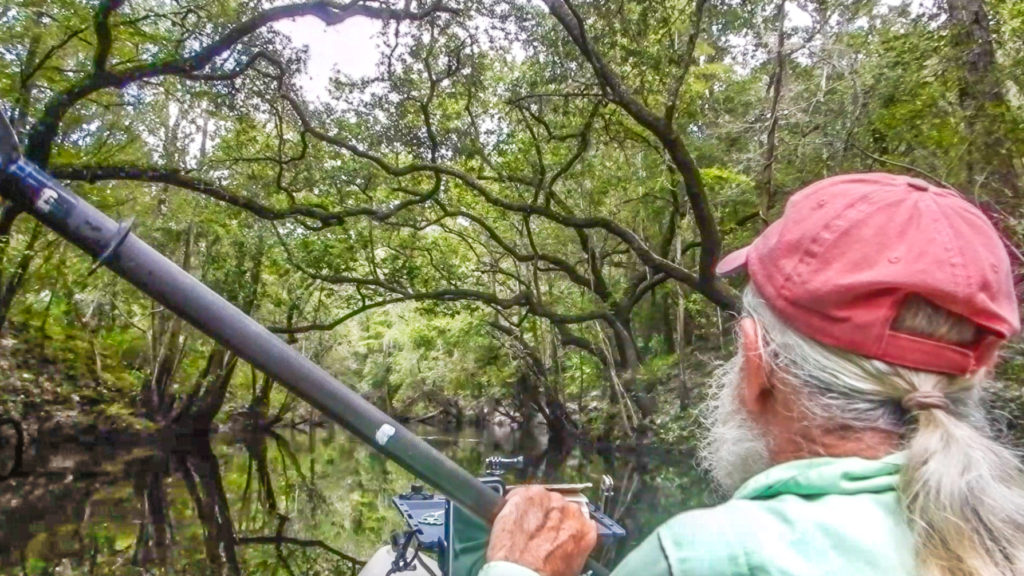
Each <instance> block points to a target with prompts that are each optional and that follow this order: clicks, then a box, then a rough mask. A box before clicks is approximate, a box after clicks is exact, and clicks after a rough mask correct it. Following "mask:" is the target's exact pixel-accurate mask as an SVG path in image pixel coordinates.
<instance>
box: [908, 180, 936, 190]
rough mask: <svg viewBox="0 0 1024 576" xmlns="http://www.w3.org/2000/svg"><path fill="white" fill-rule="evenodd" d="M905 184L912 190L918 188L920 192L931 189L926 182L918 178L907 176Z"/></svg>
mask: <svg viewBox="0 0 1024 576" xmlns="http://www.w3.org/2000/svg"><path fill="white" fill-rule="evenodd" d="M907 186H910V187H911V188H913V189H914V190H920V191H921V192H927V191H928V190H930V189H931V186H929V185H928V183H927V182H925V181H924V180H920V179H918V178H907Z"/></svg>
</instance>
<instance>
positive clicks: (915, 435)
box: [743, 286, 1024, 576]
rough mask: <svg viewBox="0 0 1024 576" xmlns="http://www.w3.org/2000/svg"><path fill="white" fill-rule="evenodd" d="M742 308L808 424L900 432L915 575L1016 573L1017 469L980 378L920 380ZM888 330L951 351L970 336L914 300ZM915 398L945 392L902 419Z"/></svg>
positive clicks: (1020, 486) (1020, 475) (1021, 515)
mask: <svg viewBox="0 0 1024 576" xmlns="http://www.w3.org/2000/svg"><path fill="white" fill-rule="evenodd" d="M743 304H744V308H745V312H746V315H747V316H749V317H751V318H752V319H753V320H754V321H755V322H756V323H757V325H758V329H759V330H760V336H761V343H762V347H763V350H762V351H763V353H764V356H765V359H766V363H767V366H768V367H769V369H771V370H774V371H777V373H778V374H779V375H780V376H781V377H783V378H784V379H785V380H786V382H787V384H789V385H791V386H793V387H795V388H796V389H797V391H798V393H799V396H800V397H801V398H803V399H804V402H803V404H804V406H803V408H804V410H806V416H807V417H808V418H810V419H811V420H810V421H815V420H818V421H820V422H822V423H823V425H824V424H825V423H827V425H828V426H831V427H834V426H837V425H838V426H843V427H848V428H852V429H857V428H872V429H887V430H891V431H894V432H899V433H900V434H901V437H902V438H903V442H904V450H905V451H906V457H907V460H906V465H905V467H904V469H903V472H902V477H901V494H902V497H903V503H904V509H905V510H906V513H907V517H908V520H909V522H910V526H911V529H912V530H913V532H914V535H915V540H916V548H917V549H916V557H917V563H918V567H919V574H920V575H921V576H1012V575H1022V574H1024V467H1022V466H1021V463H1020V461H1019V460H1018V455H1017V454H1015V453H1014V452H1013V451H1012V450H1010V449H1009V448H1007V447H1005V446H1003V445H1001V444H1000V443H998V442H997V441H995V440H993V439H992V438H991V436H990V433H989V430H988V427H987V424H986V419H985V415H984V408H983V405H982V392H983V388H984V387H985V384H986V382H985V378H986V376H987V375H986V374H984V373H979V374H974V375H971V376H969V377H958V376H952V375H947V374H936V373H932V372H924V371H921V370H914V369H910V368H904V367H902V366H895V365H892V364H888V363H885V362H882V361H879V360H873V359H870V358H865V357H863V356H859V355H856V354H851V353H847V352H843V351H841V350H836V349H834V348H830V347H828V346H824V345H822V344H819V343H817V342H815V341H814V340H812V339H810V338H807V337H805V336H803V335H801V334H799V333H797V332H795V331H794V330H793V329H791V328H789V327H788V326H787V325H786V324H785V323H784V322H783V321H782V320H780V319H779V318H778V317H777V316H775V314H774V313H773V312H772V311H771V310H770V309H769V307H768V305H767V304H766V303H765V302H764V301H763V300H762V299H761V298H760V296H759V295H758V294H757V292H756V290H754V289H753V287H752V286H751V287H748V288H747V290H746V292H745V293H744V298H743ZM894 327H895V328H896V329H898V330H900V331H902V332H907V333H911V334H917V335H923V336H927V337H930V338H934V339H937V340H942V341H945V342H949V343H954V344H957V343H966V342H970V341H972V340H973V339H974V338H975V337H976V330H977V328H976V327H975V326H974V324H972V323H971V322H969V321H967V320H966V319H964V318H961V317H958V316H955V315H953V314H950V313H948V312H946V311H944V310H942V309H941V308H938V307H936V306H933V305H931V304H930V303H928V302H927V301H925V300H923V299H914V298H912V299H909V300H908V301H907V302H906V303H905V305H904V309H903V310H902V311H901V313H900V315H899V317H898V319H897V320H896V323H895V325H894ZM919 391H923V392H939V393H941V394H943V395H944V397H945V398H946V400H948V402H949V409H948V410H942V409H925V410H922V411H919V412H914V413H908V412H907V411H906V410H905V409H904V408H903V407H902V406H901V401H902V400H903V399H904V398H905V397H906V396H907V395H908V394H911V393H914V392H919Z"/></svg>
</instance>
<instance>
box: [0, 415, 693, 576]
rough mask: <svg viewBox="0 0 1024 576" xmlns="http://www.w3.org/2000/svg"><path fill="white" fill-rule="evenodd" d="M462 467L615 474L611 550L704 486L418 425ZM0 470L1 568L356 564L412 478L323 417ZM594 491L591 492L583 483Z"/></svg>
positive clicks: (506, 439) (594, 458) (587, 450)
mask: <svg viewBox="0 0 1024 576" xmlns="http://www.w3.org/2000/svg"><path fill="white" fill-rule="evenodd" d="M420 432H421V433H422V435H423V436H425V437H427V438H428V441H430V442H431V443H433V444H434V445H435V446H437V447H438V449H440V450H442V451H443V452H445V453H446V454H448V455H449V456H451V457H452V458H454V459H455V460H456V461H458V462H459V463H460V464H462V465H463V466H464V467H466V468H467V469H468V470H470V471H472V472H474V473H478V472H481V471H482V469H483V462H484V459H485V458H486V457H487V456H490V455H494V454H501V455H511V454H523V455H524V456H525V458H524V460H525V464H526V465H525V467H524V468H523V469H522V470H518V471H516V472H515V473H514V476H515V477H514V478H510V481H512V482H526V481H531V480H536V479H542V480H544V481H550V482H554V481H558V482H581V481H584V482H588V481H595V480H596V479H598V478H600V476H601V475H602V474H606V473H607V474H611V475H612V476H613V477H615V479H616V486H617V490H616V495H615V497H614V498H613V499H612V503H611V506H610V508H611V511H612V513H613V514H614V515H615V516H616V517H617V518H619V519H620V521H621V523H622V524H623V525H624V526H625V527H626V529H627V530H628V531H629V532H630V534H631V537H630V538H629V539H627V540H626V541H624V542H622V543H621V544H620V545H619V547H618V548H617V549H612V550H608V551H606V554H607V556H608V558H606V559H605V560H606V561H607V562H610V563H614V561H615V560H616V559H618V558H620V557H621V556H622V555H623V554H624V553H625V552H626V551H627V550H629V549H630V548H632V547H633V546H635V545H636V544H637V543H639V541H640V539H641V538H642V537H643V536H644V535H645V534H646V533H648V532H650V531H651V530H652V529H653V528H654V527H655V526H656V525H657V524H659V523H660V522H662V521H664V520H665V519H667V518H668V517H669V516H671V514H672V513H674V512H677V511H681V510H683V509H685V508H689V507H693V506H696V505H702V504H704V503H706V502H707V501H708V496H709V495H708V490H707V486H706V484H705V482H704V481H703V479H702V478H701V477H700V476H699V475H698V474H696V472H695V471H694V469H693V466H692V463H691V462H690V461H689V460H688V459H686V458H682V457H673V456H670V455H669V454H665V453H658V454H652V453H647V454H644V455H635V454H633V455H630V454H623V453H615V452H614V451H610V450H596V449H593V448H592V447H574V446H564V447H557V446H546V445H545V443H544V442H543V441H542V440H540V439H537V438H535V437H531V435H529V434H523V433H519V432H517V433H512V431H502V430H489V431H484V432H479V431H463V432H438V431H432V430H428V429H424V430H421V431H420ZM26 461H27V462H28V463H29V465H28V466H26V469H27V472H26V474H25V475H22V476H20V477H16V478H12V479H9V480H6V481H4V482H2V483H0V574H58V573H59V574H62V575H63V574H137V573H140V572H141V573H146V574H164V573H182V572H184V573H189V574H200V573H201V574H230V575H233V574H242V573H258V574H284V575H289V576H291V575H296V574H332V575H334V574H342V575H345V574H352V575H354V574H356V573H358V571H359V569H360V568H361V566H362V564H363V562H362V560H363V559H366V558H368V557H369V556H370V555H371V554H372V552H373V551H374V550H375V549H376V548H378V547H379V546H380V545H381V544H382V543H383V542H385V541H386V539H387V537H388V535H389V534H390V533H391V532H392V531H394V530H398V529H400V528H401V521H400V518H399V517H398V515H397V514H395V513H393V512H392V509H391V504H390V499H391V497H392V496H393V495H395V494H397V493H399V492H402V491H405V490H407V489H408V485H409V483H411V482H412V481H413V480H414V479H413V478H412V477H411V476H410V475H409V474H408V473H407V472H405V471H404V470H402V469H401V468H399V467H398V466H396V465H394V464H392V463H390V462H389V461H387V460H386V459H385V458H383V457H381V456H380V455H378V454H377V453H375V452H373V451H372V450H370V449H368V448H366V447H365V446H363V445H362V444H361V443H359V442H357V441H355V440H353V439H351V437H349V436H348V435H347V434H346V433H344V432H343V431H341V430H338V429H336V428H333V427H329V428H326V429H317V428H314V429H311V430H309V431H304V432H299V431H288V432H286V433H283V434H260V435H241V436H228V435H223V436H219V437H217V438H215V439H214V440H213V442H212V443H211V441H210V440H209V439H205V438H204V439H195V438H179V439H175V440H174V441H172V442H169V443H168V445H166V446H162V447H158V448H154V449H148V450H144V451H139V450H134V451H126V450H120V451H110V450H86V449H84V448H81V447H60V448H59V449H57V450H56V451H51V452H46V451H45V450H44V451H43V453H42V454H41V453H39V451H38V449H37V452H36V453H32V454H26ZM595 496H596V494H595Z"/></svg>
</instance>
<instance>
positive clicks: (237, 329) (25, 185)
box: [0, 114, 608, 575]
mask: <svg viewBox="0 0 1024 576" xmlns="http://www.w3.org/2000/svg"><path fill="white" fill-rule="evenodd" d="M0 174H6V175H8V176H10V177H11V179H12V180H13V181H14V182H13V185H9V186H4V187H3V188H0V191H2V193H3V194H4V195H5V196H6V197H7V199H8V200H9V201H11V202H14V203H16V204H17V205H18V207H19V208H22V209H24V210H25V211H26V212H28V213H29V214H31V215H32V216H33V217H35V218H36V219H38V220H39V221H40V222H42V223H43V224H44V225H46V226H47V227H49V228H50V229H52V230H53V231H54V232H56V233H57V234H60V235H61V236H63V237H64V238H65V239H67V240H68V241H70V242H71V243H72V244H74V245H76V246H78V247H79V248H81V249H82V250H84V251H85V252H87V253H89V254H90V255H92V256H93V257H94V258H96V266H97V267H99V266H106V267H107V268H109V269H110V270H112V271H113V272H114V273H115V274H117V275H118V276H120V277H122V278H124V279H125V280H127V281H128V282H130V283H131V284H133V285H134V286H135V287H136V288H138V289H139V290H141V291H142V292H144V293H145V294H147V295H148V296H150V297H151V298H153V299H154V300H156V301H157V302H159V303H161V304H163V305H164V306H166V307H167V309H169V310H171V311H172V312H174V313H175V314H177V315H178V316H180V317H181V318H183V319H184V320H185V321H187V322H188V323H189V324H191V325H193V326H195V327H196V328H197V329H199V330H200V331H202V332H203V333H204V334H206V335H207V336H209V337H210V338H213V339H214V340H216V341H217V342H219V343H220V344H221V345H223V346H224V347H226V348H227V349H228V350H231V351H232V352H234V353H235V354H237V355H238V356H239V357H240V358H242V359H244V360H245V361H246V362H249V363H250V364H252V365H253V366H255V367H256V368H258V369H260V370H262V371H263V372H265V373H266V374H268V375H270V376H271V377H272V378H274V379H275V380H277V381H279V382H281V383H282V384H284V385H285V386H287V387H288V388H289V389H290V390H291V391H292V392H294V393H295V394H296V395H298V396H300V397H301V398H303V399H304V400H306V401H307V402H309V403H310V404H312V405H313V406H314V407H316V408H317V409H318V410H320V411H321V412H323V413H324V414H327V415H328V416H330V417H331V418H332V419H333V420H335V421H336V422H338V423H339V424H341V425H342V426H344V427H345V428H346V429H348V430H349V431H350V432H352V433H353V434H355V435H356V436H357V437H358V438H359V439H361V440H362V441H364V442H366V443H367V444H369V445H370V446H372V447H373V448H375V449H376V450H378V451H379V452H381V453H383V454H384V455H385V456H387V457H388V458H390V459H392V460H394V461H395V462H397V463H398V464H399V465H401V466H402V467H403V468H405V469H406V470H408V471H409V472H411V473H412V474H414V475H415V476H416V477H418V478H420V479H421V480H423V481H424V482H426V483H428V484H430V485H431V486H433V487H434V488H436V489H437V490H438V491H440V492H441V493H443V494H445V495H446V496H448V497H449V498H450V499H451V500H453V501H455V502H456V503H458V504H459V505H460V506H462V507H463V508H464V509H466V510H467V511H469V512H470V513H471V514H473V515H474V516H476V517H477V518H479V519H481V520H483V521H484V522H486V523H487V524H490V523H491V521H492V520H493V519H494V517H495V516H496V515H497V513H498V510H499V509H500V507H501V498H500V497H499V496H498V494H497V493H495V492H494V491H492V490H491V489H489V488H487V487H486V486H484V485H483V484H482V483H480V481H478V480H477V479H476V478H474V477H473V476H472V475H471V474H469V473H468V472H466V471H465V470H463V469H462V468H460V467H459V466H458V465H457V464H455V463H454V462H452V461H451V460H449V459H448V457H446V456H445V455H444V454H441V453H440V452H438V451H437V450H435V449H434V448H433V447H432V446H430V445H429V444H427V443H426V442H424V441H423V440H422V439H420V438H419V437H417V436H416V435H415V434H413V433H412V432H409V431H408V430H406V429H405V428H404V427H403V426H402V425H401V424H399V423H398V422H396V421H395V420H394V419H392V418H391V417H390V416H388V415H387V414H385V413H384V412H381V411H380V410H378V409H377V408H376V407H375V406H374V405H373V404H370V403H369V402H367V401H366V400H365V399H363V397H362V396H360V395H359V394H357V393H355V392H353V391H352V390H351V389H349V388H348V387H346V386H344V385H343V384H341V383H340V382H338V381H337V380H335V379H334V378H333V377H332V376H331V375H330V374H328V373H327V372H326V371H324V370H323V369H322V368H320V367H319V366H317V365H316V364H314V363H313V362H312V361H310V360H309V359H307V358H306V357H304V356H302V355H301V354H299V353H298V352H296V351H295V350H294V349H293V348H291V347H290V346H289V345H288V344H286V343H285V342H284V341H283V340H282V339H281V338H279V337H278V336H275V335H274V334H273V333H271V332H270V331H269V330H267V329H266V328H264V327H263V326H261V325H260V324H259V323H257V322H256V321H255V320H253V319H252V318H250V317H249V316H247V315H246V314H245V313H244V312H242V311H241V310H239V309H238V308H236V307H235V306H234V305H232V304H231V303H230V302H228V301H227V300H225V299H224V298H222V297H221V296H220V295H218V294H217V293H216V292H214V291H213V290H211V289H210V288H209V287H207V286H206V285H205V284H203V283H202V282H200V281H199V280H196V279H195V278H193V277H192V276H191V275H189V273H188V272H185V271H184V270H182V269H181V268H180V267H178V265H177V264H175V263H174V262H172V261H170V260H169V259H167V258H166V257H164V256H163V255H162V254H160V253H159V252H157V251H156V250H154V249H153V248H152V247H151V246H149V245H148V244H146V243H145V242H143V241H142V240H140V239H139V237H138V236H135V235H134V234H132V233H131V222H130V221H129V222H124V223H120V224H119V223H117V222H114V220H112V219H111V218H110V217H108V216H107V215H106V214H104V213H103V212H100V211H99V210H98V209H96V208H95V207H94V206H92V205H91V204H89V203H88V202H86V201H85V200H82V199H81V198H79V197H78V196H77V195H75V194H74V193H72V192H71V191H69V190H67V189H66V188H65V187H64V186H62V185H61V184H60V183H58V182H57V181H56V180H55V179H53V178H52V177H51V176H49V175H48V174H46V173H45V172H43V171H42V170H40V169H39V167H37V166H35V165H34V164H33V163H32V162H30V161H28V160H26V159H25V158H24V157H22V155H21V151H20V148H19V146H18V140H17V137H16V136H15V134H14V130H13V129H12V128H11V126H10V124H9V123H8V122H7V119H6V118H5V117H4V116H3V114H0ZM587 566H588V568H589V569H591V570H592V571H593V572H594V574H598V575H602V574H607V573H608V571H607V570H606V569H604V568H603V567H601V566H600V565H598V564H597V563H595V562H593V561H588V565H587Z"/></svg>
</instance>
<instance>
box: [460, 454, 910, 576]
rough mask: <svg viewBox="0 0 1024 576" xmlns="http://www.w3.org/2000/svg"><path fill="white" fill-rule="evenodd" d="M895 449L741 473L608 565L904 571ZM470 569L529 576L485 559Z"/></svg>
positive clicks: (761, 572) (724, 572) (718, 570)
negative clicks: (722, 492)
mask: <svg viewBox="0 0 1024 576" xmlns="http://www.w3.org/2000/svg"><path fill="white" fill-rule="evenodd" d="M902 463H903V455H902V454H893V455H891V456H888V457H886V458H883V459H881V460H865V459H862V458H814V459H809V460H797V461H793V462H787V463H785V464H780V465H778V466H775V467H773V468H771V469H769V470H766V471H765V472H762V473H761V474H758V475H757V476H755V477H753V478H751V479H750V480H749V481H747V483H746V484H744V485H743V486H741V487H740V489H739V490H737V491H736V494H734V495H733V497H732V499H731V500H729V501H728V502H726V503H724V504H722V505H720V506H716V507H714V508H704V509H699V510H691V511H689V512H684V513H682V514H679V515H678V516H676V517H675V518H672V519H671V520H669V521H668V522H666V523H664V524H662V525H661V527H659V528H658V529H657V530H656V531H655V532H654V533H653V534H651V535H650V536H649V537H648V538H647V539H646V540H644V542H643V543H641V544H640V546H638V547H637V548H636V550H634V551H633V552H632V553H630V554H629V556H627V557H626V559H625V560H623V561H622V563H621V564H620V565H619V566H618V567H617V568H616V569H615V572H614V575H616V576H625V575H642V576H691V575H692V576H741V575H743V576H746V575H750V576H755V575H756V576H811V575H814V576H818V575H820V576H825V575H829V576H877V575H881V574H885V575H887V576H913V575H914V574H915V569H914V556H913V537H912V535H911V533H910V530H909V528H908V526H907V522H906V520H905V518H904V514H903V511H902V509H901V507H900V501H899V496H898V494H897V492H896V488H897V485H898V484H899V473H900V469H901V467H902ZM480 576H536V573H535V572H533V571H532V570H528V569H526V568H523V567H522V566H518V565H516V564H511V563H509V562H491V563H489V564H487V565H486V566H484V568H483V569H482V570H481V571H480Z"/></svg>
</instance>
